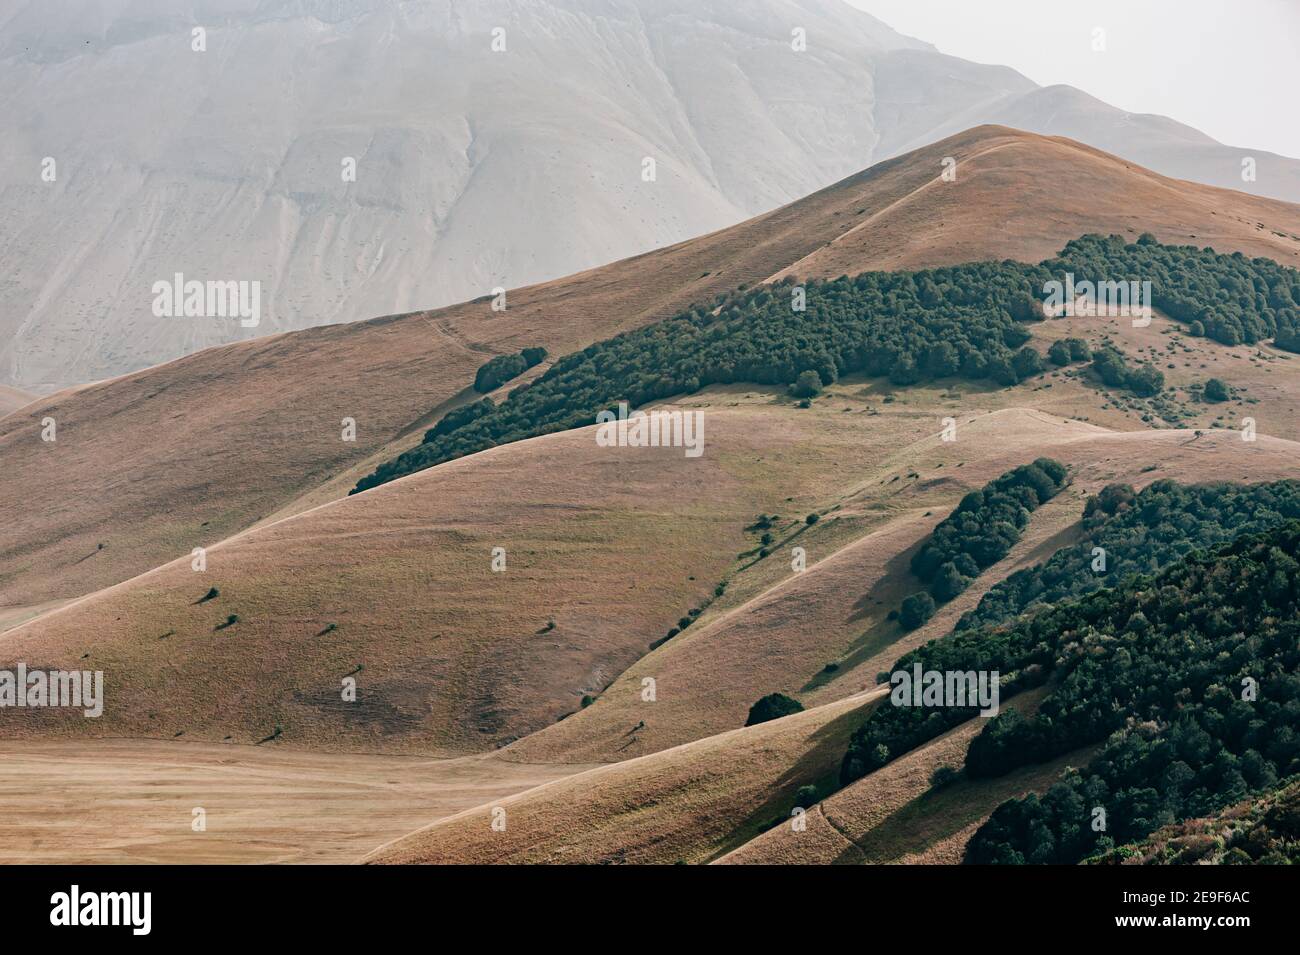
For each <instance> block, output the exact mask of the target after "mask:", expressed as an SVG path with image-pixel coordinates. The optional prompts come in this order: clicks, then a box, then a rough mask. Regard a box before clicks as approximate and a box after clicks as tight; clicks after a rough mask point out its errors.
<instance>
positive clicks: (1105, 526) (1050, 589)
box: [956, 480, 1300, 630]
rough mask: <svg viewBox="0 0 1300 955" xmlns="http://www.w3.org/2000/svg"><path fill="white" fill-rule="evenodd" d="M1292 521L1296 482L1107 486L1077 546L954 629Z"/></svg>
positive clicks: (1006, 583)
mask: <svg viewBox="0 0 1300 955" xmlns="http://www.w3.org/2000/svg"><path fill="white" fill-rule="evenodd" d="M1294 519H1300V481H1276V482H1272V483H1266V484H1246V485H1243V484H1227V483H1214V484H1193V485H1185V484H1178V483H1176V482H1174V481H1168V480H1162V481H1155V482H1153V483H1152V484H1149V485H1148V486H1147V487H1146V488H1145V489H1144V490H1143V491H1142V492H1141V493H1137V492H1135V491H1134V490H1133V488H1132V487H1130V486H1129V485H1127V484H1112V485H1109V486H1107V487H1105V488H1103V489H1102V490H1101V492H1100V493H1099V494H1096V495H1093V496H1092V497H1089V498H1088V501H1087V503H1086V504H1085V506H1084V511H1083V539H1082V540H1081V541H1080V542H1079V543H1077V544H1074V545H1072V546H1069V547H1063V548H1061V549H1060V550H1058V551H1057V552H1056V553H1054V554H1053V555H1052V556H1051V557H1050V558H1048V560H1047V561H1046V562H1045V563H1042V564H1037V565H1035V566H1033V567H1027V568H1025V569H1024V570H1020V571H1017V572H1016V573H1014V574H1012V575H1011V576H1009V577H1007V578H1006V579H1005V580H1003V581H1000V582H999V583H997V584H995V585H994V586H993V587H991V588H990V589H989V591H988V592H987V593H986V594H985V595H984V597H983V598H982V599H981V600H980V602H979V606H977V607H976V608H975V609H974V610H971V611H969V612H967V613H966V614H964V615H963V616H962V618H961V620H959V621H958V622H957V627H956V629H957V630H967V629H970V628H973V627H986V626H992V625H995V624H1000V623H1004V622H1005V621H1007V620H1010V619H1011V618H1013V617H1016V616H1018V615H1020V614H1022V613H1024V612H1026V611H1028V610H1033V609H1035V608H1041V607H1043V606H1047V605H1051V604H1055V603H1059V602H1060V601H1062V600H1067V599H1069V598H1071V597H1079V596H1082V595H1084V594H1087V593H1091V592H1092V591H1094V590H1099V589H1100V588H1102V587H1110V586H1113V585H1114V584H1116V583H1118V582H1119V581H1121V580H1124V579H1125V578H1127V577H1131V576H1133V575H1135V574H1150V573H1155V572H1156V571H1159V570H1162V569H1163V568H1165V567H1167V566H1169V565H1170V564H1172V563H1174V562H1176V561H1178V560H1180V559H1182V558H1183V557H1185V556H1186V555H1187V554H1189V553H1191V552H1192V551H1193V550H1196V549H1198V548H1200V549H1211V548H1214V547H1217V546H1218V545H1220V544H1222V543H1224V542H1226V541H1229V540H1231V539H1232V538H1234V537H1237V536H1239V535H1241V534H1244V533H1252V532H1257V531H1263V530H1268V529H1269V528H1272V527H1276V526H1278V525H1279V524H1282V523H1284V522H1286V521H1287V520H1294Z"/></svg>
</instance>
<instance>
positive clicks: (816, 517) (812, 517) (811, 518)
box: [803, 514, 822, 527]
mask: <svg viewBox="0 0 1300 955" xmlns="http://www.w3.org/2000/svg"><path fill="white" fill-rule="evenodd" d="M821 519H822V518H821V515H820V514H809V515H808V516H807V517H805V518H804V519H803V522H804V523H805V524H807V525H808V526H809V527H812V526H813V525H814V524H816V523H817V522H818V521H820V520H821Z"/></svg>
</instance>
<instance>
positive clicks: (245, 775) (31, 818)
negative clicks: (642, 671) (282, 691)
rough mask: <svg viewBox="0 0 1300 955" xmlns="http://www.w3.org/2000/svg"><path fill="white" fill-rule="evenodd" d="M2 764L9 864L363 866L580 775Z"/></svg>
mask: <svg viewBox="0 0 1300 955" xmlns="http://www.w3.org/2000/svg"><path fill="white" fill-rule="evenodd" d="M0 762H2V763H3V765H4V770H5V771H4V773H2V774H0V805H2V806H3V807H4V812H3V813H0V864H17V863H42V864H57V863H117V864H142V863H150V864H154V863H188V864H197V863H220V864H226V863H289V862H293V863H304V862H309V863H321V862H332V863H338V862H355V861H357V860H358V859H360V858H361V857H362V856H363V855H365V854H366V853H367V852H369V851H371V850H372V849H374V848H375V847H376V846H378V845H381V844H383V843H385V842H387V841H388V840H390V839H394V838H397V837H398V836H400V835H402V834H403V833H406V832H409V831H411V830H412V829H414V828H416V827H418V826H421V825H424V824H426V823H427V822H428V821H429V819H430V818H431V817H435V818H436V817H438V816H444V815H451V814H453V813H456V812H460V811H461V810H464V809H467V808H469V807H471V806H476V805H478V804H479V803H481V802H486V801H491V800H499V799H503V798H505V797H506V796H509V795H511V794H513V793H516V792H519V791H521V790H524V789H529V788H531V787H533V786H537V785H540V784H542V783H545V782H549V781H551V780H554V779H557V778H559V777H561V776H564V775H567V774H570V773H573V772H575V771H576V770H577V769H580V768H581V767H574V766H563V767H548V766H528V765H525V764H522V763H513V762H507V761H505V760H502V759H498V758H496V757H492V756H487V757H470V758H468V759H454V760H436V759H425V758H418V757H416V758H412V757H402V756H367V755H357V754H349V755H347V756H340V755H338V754H324V753H302V752H294V753H290V752H286V751H283V750H270V749H265V748H261V749H258V748H254V747H250V746H230V745H224V746H223V745H212V744H205V743H197V744H196V743H180V742H157V741H142V740H98V741H95V742H94V743H77V742H54V743H35V744H33V743H17V742H14V741H11V740H5V741H0ZM195 809H202V810H203V811H204V815H203V826H204V829H203V831H196V830H195V829H194V825H195V819H196V816H195V813H194V810H195Z"/></svg>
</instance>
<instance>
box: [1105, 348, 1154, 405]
mask: <svg viewBox="0 0 1300 955" xmlns="http://www.w3.org/2000/svg"><path fill="white" fill-rule="evenodd" d="M1092 369H1093V371H1095V372H1096V373H1097V375H1098V377H1099V378H1101V380H1102V382H1103V383H1105V384H1106V385H1108V386H1110V387H1111V388H1127V389H1128V390H1129V391H1131V392H1133V394H1135V395H1137V396H1138V397H1139V398H1150V397H1152V396H1154V395H1158V394H1160V392H1161V391H1163V390H1164V387H1165V374H1164V372H1162V371H1161V370H1160V369H1159V368H1157V367H1156V366H1155V365H1153V364H1151V363H1150V362H1141V363H1139V364H1138V365H1137V366H1136V367H1134V366H1131V365H1129V363H1128V361H1127V360H1126V359H1125V358H1124V355H1123V353H1122V352H1120V351H1119V350H1118V349H1116V348H1112V347H1110V346H1107V347H1105V348H1101V349H1098V351H1097V352H1096V353H1095V354H1094V355H1093V356H1092Z"/></svg>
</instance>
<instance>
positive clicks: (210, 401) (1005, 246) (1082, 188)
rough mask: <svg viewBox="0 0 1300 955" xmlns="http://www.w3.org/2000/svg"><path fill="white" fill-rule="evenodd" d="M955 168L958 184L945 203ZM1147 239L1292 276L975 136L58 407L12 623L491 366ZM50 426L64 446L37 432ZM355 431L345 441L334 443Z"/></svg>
mask: <svg viewBox="0 0 1300 955" xmlns="http://www.w3.org/2000/svg"><path fill="white" fill-rule="evenodd" d="M949 156H951V157H953V158H955V159H956V160H957V162H958V169H959V173H958V180H957V182H955V183H951V184H946V185H949V186H950V187H951V188H948V189H938V188H936V187H935V183H936V177H937V175H938V173H939V172H940V171H941V169H942V166H941V160H942V159H943V158H944V157H949ZM1030 184H1032V185H1030ZM1143 230H1147V231H1152V232H1154V233H1156V235H1157V236H1159V237H1160V238H1162V239H1167V240H1170V241H1175V240H1176V241H1195V242H1198V243H1202V242H1203V243H1206V244H1213V245H1214V246H1215V247H1216V248H1218V249H1220V250H1221V251H1225V252H1227V251H1236V250H1240V251H1243V252H1246V253H1249V254H1252V255H1269V256H1271V257H1273V258H1275V259H1277V260H1279V261H1281V262H1284V263H1286V264H1297V263H1300V239H1296V238H1295V236H1297V235H1300V206H1295V205H1291V204H1288V203H1284V202H1277V201H1271V200H1263V199H1258V198H1254V197H1250V196H1246V195H1244V194H1241V193H1236V192H1229V191H1226V190H1220V189H1213V188H1210V187H1206V186H1199V185H1193V184H1191V183H1186V182H1181V181H1177V180H1171V179H1166V178H1164V177H1161V176H1158V175H1156V174H1154V173H1151V172H1149V171H1147V170H1144V169H1142V168H1141V167H1138V166H1135V165H1133V164H1131V163H1126V162H1123V161H1121V160H1117V159H1114V158H1113V157H1109V156H1107V155H1106V154H1104V153H1100V152H1098V151H1096V150H1093V149H1090V148H1088V147H1084V146H1081V145H1079V144H1078V143H1074V142H1072V141H1069V140H1064V139H1059V138H1049V137H1042V136H1036V135H1033V134H1029V133H1023V132H1019V131H1016V130H1011V129H1007V128H1005V127H996V126H982V127H978V128H976V129H972V130H968V131H967V132H964V133H961V134H959V135H956V136H953V137H950V138H948V139H946V140H943V141H941V142H939V143H936V144H934V145H932V146H928V147H926V148H924V149H920V150H917V151H916V152H914V153H910V154H908V155H907V156H903V157H899V158H898V159H894V160H890V161H888V162H885V163H881V164H879V165H877V166H874V167H872V168H871V169H869V170H866V171H865V172H863V173H860V174H858V175H856V176H853V177H850V178H849V179H846V180H844V181H842V182H840V183H837V184H836V185H833V186H830V187H828V188H827V189H825V190H822V191H821V192H818V193H815V194H814V195H812V196H809V197H807V198H805V199H802V200H800V201H798V202H795V203H792V204H790V205H789V206H786V207H784V208H782V209H778V210H775V211H773V212H771V213H767V214H766V215H763V216H759V217H757V218H755V219H753V220H750V221H748V222H745V223H741V224H740V225H737V226H734V227H732V228H729V229H726V230H723V231H720V232H717V233H713V234H711V235H707V236H703V237H701V238H698V239H693V240H691V241H688V242H684V243H681V244H679V245H676V246H672V247H670V248H666V249H662V250H658V251H655V252H652V253H648V254H646V255H642V256H638V257H636V258H633V259H628V260H624V261H621V262H616V263H614V264H612V265H608V266H604V267H602V268H599V269H594V270H591V271H588V272H584V273H580V274H578V275H574V276H569V277H567V278H564V279H559V280H556V281H553V282H549V283H545V284H542V285H538V286H533V287H530V288H526V289H519V290H517V291H512V292H511V293H510V295H509V297H508V304H509V308H508V311H507V312H505V313H500V312H493V311H492V309H491V307H490V304H489V303H488V302H487V301H486V300H480V301H475V302H469V303H465V304H463V305H458V306H453V307H451V308H446V309H441V310H438V311H436V312H420V313H413V314H410V315H403V316H392V317H387V318H380V319H375V320H373V321H369V322H359V323H354V324H349V325H336V326H328V327H321V328H315V329H310V330H305V331H301V332H293V333H288V334H283V335H276V336H271V337H268V338H263V339H258V340H255V341H251V342H245V343H240V344H236V345H230V346H225V347H220V348H213V349H208V350H206V351H202V352H199V353H197V354H194V355H190V356H187V357H185V358H182V359H179V360H177V361H174V362H170V363H168V364H165V365H161V366H158V367H155V368H150V369H147V370H145V371H141V372H137V373H134V374H131V375H126V376H123V377H121V378H117V379H113V380H110V381H106V382H100V383H98V384H94V385H88V386H84V387H80V388H75V389H69V390H66V391H62V392H59V393H57V394H54V395H50V396H48V397H45V398H42V399H41V400H39V401H37V402H35V403H33V404H32V405H30V406H28V407H27V408H26V409H24V411H23V413H22V414H19V415H10V416H8V417H6V418H4V419H3V420H0V473H4V474H5V475H6V477H7V479H6V480H5V481H4V482H3V483H0V607H4V606H29V605H34V604H40V603H43V602H45V601H48V600H52V599H56V598H70V597H77V596H82V595H84V594H87V593H91V592H93V591H96V590H99V589H102V588H103V587H106V586H110V585H112V584H115V583H119V582H121V581H123V580H126V579H128V578H130V577H132V576H135V575H137V574H140V573H144V572H145V571H148V570H150V569H152V568H153V567H156V566H158V565H160V564H163V563H166V562H167V561H169V560H173V559H175V558H178V557H180V556H181V555H183V554H188V553H189V552H190V550H191V549H192V548H193V547H196V546H208V545H211V544H214V543H216V542H218V541H221V540H224V539H225V538H227V537H229V536H231V535H232V534H235V533H238V532H239V531H241V530H244V529H246V528H248V527H250V526H252V525H254V524H256V523H258V522H260V521H264V520H265V519H266V518H268V517H270V516H272V515H275V514H280V513H286V509H290V510H292V508H293V502H294V501H296V500H297V499H298V498H300V497H302V496H303V495H311V494H316V495H317V496H315V497H313V498H312V500H313V502H318V501H320V500H321V495H322V493H324V494H325V495H326V496H327V495H342V494H345V493H346V492H347V490H348V484H349V483H350V482H347V481H341V480H339V475H340V473H341V472H351V473H354V474H355V473H360V472H361V471H362V470H363V467H362V465H363V462H366V461H373V460H374V459H375V456H379V457H386V456H391V454H390V453H389V452H390V451H391V450H392V448H389V449H388V450H387V451H386V450H385V448H386V446H389V445H393V446H394V447H401V446H403V444H404V443H407V442H409V441H410V440H411V436H412V435H413V434H416V433H418V432H419V431H420V430H421V429H422V428H423V427H425V426H427V424H428V423H430V422H431V421H432V420H434V419H435V418H436V415H437V413H438V412H439V410H445V409H446V408H447V407H450V403H454V402H457V401H463V400H465V398H466V391H467V388H468V386H469V384H470V382H471V381H472V379H473V375H474V371H475V369H476V368H477V367H478V366H479V365H481V364H482V363H483V362H484V361H486V360H487V359H488V358H490V357H491V356H492V355H495V354H500V353H503V352H507V351H517V350H518V349H519V348H521V347H524V346H532V345H543V346H545V347H546V348H548V349H549V350H550V351H551V352H552V354H563V353H565V352H568V351H572V350H574V349H576V348H580V347H583V346H585V345H587V344H589V343H591V342H592V341H595V340H599V339H602V338H605V337H608V336H609V335H611V334H614V333H616V332H617V331H620V330H623V329H627V328H632V327H636V326H638V325H642V324H645V323H647V322H650V321H653V320H655V319H658V318H662V317H664V316H666V315H668V314H671V313H672V312H673V311H674V310H677V309H679V308H681V307H683V306H685V305H688V304H691V303H694V302H698V301H701V300H704V299H707V298H709V297H710V296H712V295H713V294H716V293H717V292H719V291H722V290H725V289H729V288H733V287H735V286H737V285H740V284H742V283H750V284H753V283H755V282H759V281H763V280H764V279H767V278H769V277H776V276H780V275H782V274H785V273H786V272H793V273H796V274H798V275H800V276H811V275H822V276H835V275H839V274H841V273H844V272H858V271H864V270H868V269H877V268H899V267H906V268H916V267H919V266H923V265H942V264H950V263H953V262H958V261H965V260H970V259H1001V258H1006V257H1023V258H1029V259H1033V260H1037V259H1040V258H1043V257H1045V256H1047V255H1049V254H1051V253H1053V252H1055V251H1057V250H1058V249H1059V248H1060V247H1061V246H1063V245H1064V244H1065V242H1066V241H1068V240H1069V239H1072V238H1075V237H1077V236H1078V235H1080V234H1082V233H1084V232H1106V233H1110V232H1115V233H1120V234H1124V235H1129V234H1134V235H1135V234H1137V232H1140V231H1143ZM1193 236H1195V238H1192V237H1193ZM47 416H48V417H53V418H54V419H55V420H56V422H57V423H58V429H59V430H58V439H57V441H55V442H53V443H46V442H42V441H41V440H40V438H39V434H40V421H41V420H42V419H43V418H44V417H47ZM345 417H346V418H352V419H354V420H355V421H356V426H357V435H356V441H355V442H352V443H348V442H344V441H342V440H341V429H342V425H341V422H342V420H343V419H344V418H345ZM326 485H328V490H327V491H325V492H321V491H320V489H321V488H322V486H326ZM36 501H39V502H40V505H41V506H39V507H34V506H32V505H33V502H36Z"/></svg>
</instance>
